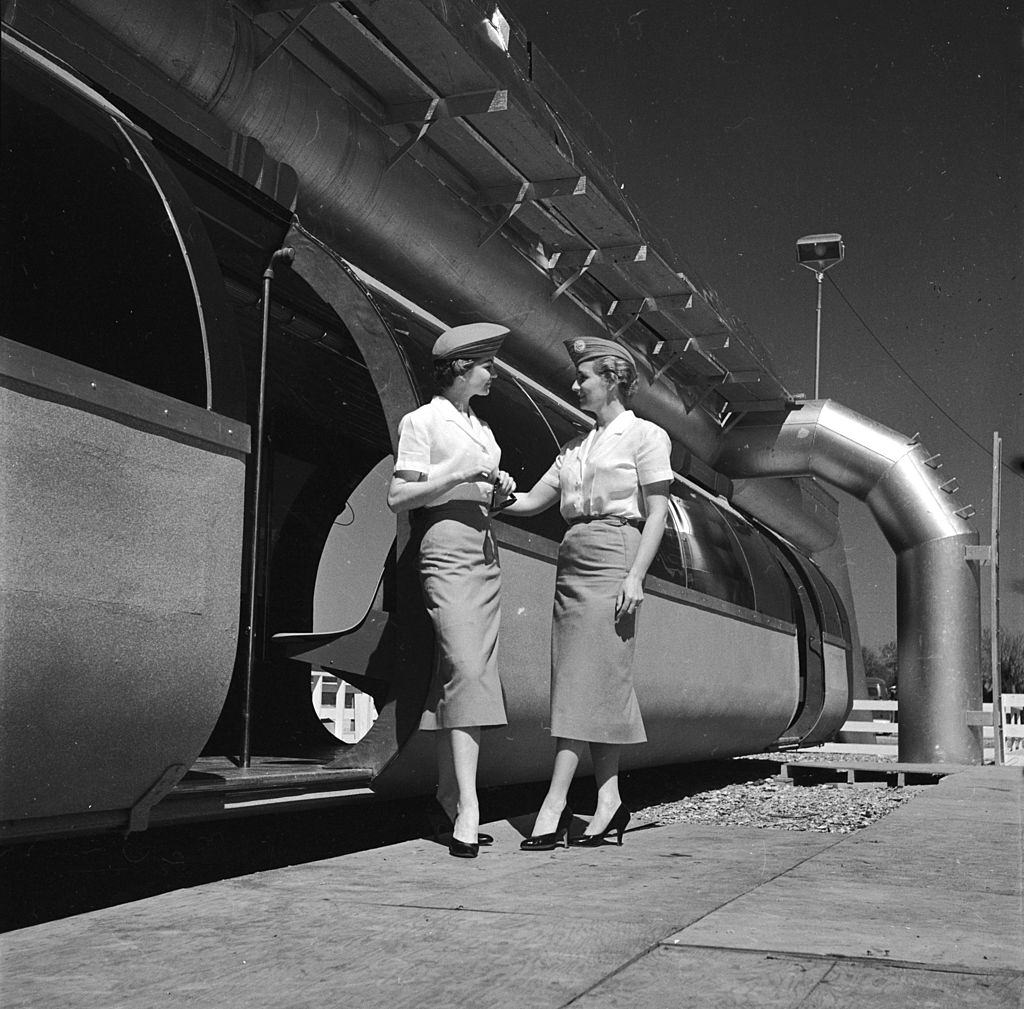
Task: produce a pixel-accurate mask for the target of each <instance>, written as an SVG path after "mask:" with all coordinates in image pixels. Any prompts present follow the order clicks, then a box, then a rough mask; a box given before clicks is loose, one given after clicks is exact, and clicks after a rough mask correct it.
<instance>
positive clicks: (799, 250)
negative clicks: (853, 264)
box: [796, 234, 844, 399]
mask: <svg viewBox="0 0 1024 1009" xmlns="http://www.w3.org/2000/svg"><path fill="white" fill-rule="evenodd" d="M843 252H844V247H843V236H842V235H835V234H832V235H804V237H803V238H798V239H797V240H796V261H797V262H798V263H799V264H800V265H801V266H806V267H807V269H808V270H813V271H814V275H815V277H817V279H818V326H817V333H816V335H815V338H814V398H815V399H818V398H819V394H818V385H819V382H818V378H819V375H820V364H821V282H822V280H823V279H824V277H825V271H826V270H829V269H831V268H832V267H833V266H835V265H836V263H841V262H842V261H843Z"/></svg>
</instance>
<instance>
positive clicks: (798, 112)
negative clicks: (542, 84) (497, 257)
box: [501, 0, 1024, 645]
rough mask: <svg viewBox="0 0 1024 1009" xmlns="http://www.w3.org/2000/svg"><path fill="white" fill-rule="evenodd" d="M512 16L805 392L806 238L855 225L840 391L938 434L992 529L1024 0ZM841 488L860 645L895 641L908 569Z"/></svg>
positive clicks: (831, 334) (1022, 564)
mask: <svg viewBox="0 0 1024 1009" xmlns="http://www.w3.org/2000/svg"><path fill="white" fill-rule="evenodd" d="M501 7H502V10H503V11H507V13H508V14H509V15H510V17H511V19H513V20H515V21H517V22H518V23H519V24H520V25H521V26H522V27H523V28H524V29H525V31H526V34H527V36H528V37H529V38H531V39H532V41H533V42H534V44H535V45H537V46H538V48H539V49H540V50H541V52H542V53H544V55H545V56H546V57H547V58H548V60H549V61H550V62H551V64H552V65H553V66H554V68H555V69H556V70H557V71H558V72H559V73H560V74H561V76H562V77H563V79H564V80H565V81H566V83H567V84H568V85H569V87H570V88H571V89H572V90H573V91H574V92H575V93H576V94H577V95H578V96H579V97H580V98H581V99H582V101H583V103H584V104H585V105H586V106H587V108H588V109H589V110H590V112H591V113H592V115H593V116H594V118H595V119H596V120H597V121H598V122H599V123H600V125H601V126H602V128H603V129H604V131H605V133H607V134H608V136H609V137H610V138H611V140H612V144H613V148H614V151H615V158H616V164H615V165H614V166H613V168H614V174H615V177H616V180H617V181H618V182H619V183H621V184H623V186H624V191H625V193H626V195H627V196H628V197H629V198H630V199H631V201H632V202H633V203H634V205H635V206H637V207H638V209H639V211H640V215H641V217H642V218H643V219H645V220H646V221H649V222H650V223H651V224H652V225H653V226H654V228H655V229H656V230H657V232H659V233H660V234H661V235H662V236H664V238H666V239H667V241H668V244H669V247H670V248H671V250H672V251H673V252H674V254H675V257H676V262H677V263H678V264H679V265H680V268H682V269H687V268H689V269H691V270H693V271H694V272H696V274H697V275H698V276H700V277H702V278H703V279H704V280H705V281H707V282H708V283H709V284H710V285H711V286H712V287H713V288H714V289H715V290H717V291H718V293H719V294H720V295H721V297H722V299H723V301H724V303H725V304H726V305H727V306H729V308H730V309H731V310H732V311H734V312H735V313H736V314H738V315H739V316H740V317H741V318H742V319H744V320H745V321H746V323H747V324H748V325H749V327H750V328H751V330H752V331H753V332H754V333H755V334H756V335H757V336H758V337H759V338H760V339H761V340H762V341H763V342H764V343H765V344H766V346H767V347H768V348H769V350H770V352H771V353H772V355H773V357H774V360H775V363H776V367H777V371H778V373H779V375H780V377H781V379H782V381H783V383H784V384H785V385H786V387H787V388H788V389H789V390H790V391H791V392H797V393H800V392H802V393H806V394H807V395H808V396H810V395H811V394H812V393H813V391H814V338H815V297H816V284H815V279H814V275H813V273H811V272H810V271H808V270H806V269H804V268H802V267H800V266H798V265H797V263H796V253H795V241H796V239H797V238H799V237H800V236H803V235H807V234H815V233H822V232H839V233H840V234H842V236H843V240H844V242H845V246H846V259H845V261H844V262H843V263H841V264H839V265H838V266H837V267H835V268H834V269H833V270H832V271H831V272H830V273H829V274H828V276H827V278H826V281H825V283H824V287H823V314H822V351H821V395H822V397H823V398H824V397H828V398H832V399H835V400H837V401H838V402H840V403H842V404H843V405H844V406H847V407H849V408H851V409H853V410H856V411H857V412H859V413H862V414H864V415H866V416H868V417H871V418H872V419H874V420H876V421H879V422H880V423H882V424H885V425H887V426H888V427H891V428H893V429H894V430H896V431H899V432H902V433H905V434H908V435H913V434H914V433H915V432H920V434H921V440H922V441H923V442H924V444H925V445H926V446H927V447H928V448H929V449H930V450H931V451H932V452H941V453H942V459H943V464H944V465H943V470H942V474H943V476H956V477H957V478H958V481H959V484H960V487H961V491H960V494H959V500H960V503H961V504H968V503H970V504H973V505H974V506H975V508H976V509H977V515H976V517H975V518H974V520H973V521H974V522H975V524H976V527H977V528H978V530H979V531H980V533H981V539H982V542H983V543H987V542H988V541H989V529H990V521H991V518H990V503H991V497H992V494H991V488H992V463H991V448H992V432H993V431H995V430H998V431H999V432H1000V433H1001V435H1002V437H1003V456H1004V460H1006V461H1007V462H1008V463H1010V465H1013V461H1014V460H1021V459H1024V311H1022V300H1024V299H1022V292H1021V289H1022V277H1021V264H1022V216H1021V192H1022V186H1024V165H1022V160H1024V159H1022V153H1024V129H1022V127H1024V77H1022V73H1021V67H1022V23H1024V16H1022V7H1021V5H1019V4H1011V3H1006V2H994V0H993V2H990V0H971V2H964V0H955V2H944V0H914V2H910V0H886V2H880V0H838V2H831V3H822V2H820V0H818V2H813V3H812V2H809V0H744V2H742V3H729V2H723V0H717V2H715V0H695V2H689V0H507V2H506V3H502V4H501ZM832 280H834V281H835V284H836V285H837V286H838V288H839V290H838V291H837V290H836V288H835V287H833V286H832V284H831V283H830V281H832ZM840 292H841V293H840ZM844 296H845V300H844ZM847 302H848V303H849V304H847ZM851 306H852V307H851ZM858 315H859V316H860V319H862V320H863V323H862V322H861V321H860V320H859V319H858V318H857V316H858ZM865 324H866V326H865ZM866 327H869V328H870V332H869V331H868V328H866ZM872 334H873V335H872ZM887 352H888V353H887ZM890 355H892V356H890ZM893 357H895V359H896V361H898V362H899V365H898V364H897V363H895V362H894V361H893V359H892V358H893ZM900 365H902V367H900ZM915 383H916V385H915ZM918 386H920V389H919V388H918ZM921 390H923V392H922V391H921ZM926 394H927V395H926ZM928 397H931V399H932V400H934V403H933V402H930V401H929V398H928ZM935 404H938V405H937V406H936V405H935ZM940 408H941V409H940ZM943 411H944V412H945V414H948V415H949V417H948V418H947V417H946V416H944V414H943ZM949 418H951V419H949ZM958 425H959V428H962V429H963V430H962V431H961V430H960V429H958ZM965 432H966V433H965ZM1022 474H1024V470H1022V468H1021V465H1020V463H1019V462H1018V463H1017V465H1016V474H1015V473H1012V472H1010V471H1009V469H1008V468H1007V467H1004V468H1003V469H1002V475H1003V493H1002V518H1003V522H1002V533H1001V547H1002V554H1003V558H1002V559H1003V565H1002V575H1001V588H1002V591H1001V593H1000V599H1001V607H1002V617H1003V626H1004V627H1006V628H1007V629H1009V630H1012V631H1024V549H1022V545H1024V476H1022ZM840 497H841V501H842V516H843V526H844V532H845V536H846V544H847V554H848V558H849V563H850V572H851V579H852V581H853V588H854V597H855V602H856V606H857V614H858V619H859V621H860V629H861V637H862V640H863V641H864V642H865V643H866V644H870V645H877V644H879V643H881V642H885V641H888V640H890V639H892V638H894V637H895V564H894V560H893V556H892V552H891V551H890V549H889V547H888V545H887V544H886V543H885V541H884V539H883V538H882V535H881V533H880V532H879V531H878V529H877V527H876V526H875V523H874V520H873V518H872V517H871V515H870V513H869V512H868V510H867V507H866V506H865V505H863V504H861V503H860V502H858V501H855V500H853V499H852V498H849V497H847V496H845V495H840ZM988 577H989V576H988V569H987V568H986V569H984V570H983V573H982V578H983V588H984V590H985V591H983V597H982V601H983V614H982V619H983V624H984V623H987V619H988V593H987V585H988Z"/></svg>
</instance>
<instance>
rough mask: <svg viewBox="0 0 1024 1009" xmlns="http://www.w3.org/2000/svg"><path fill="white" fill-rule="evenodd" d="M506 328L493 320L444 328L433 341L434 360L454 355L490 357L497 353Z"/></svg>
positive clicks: (447, 358) (442, 359)
mask: <svg viewBox="0 0 1024 1009" xmlns="http://www.w3.org/2000/svg"><path fill="white" fill-rule="evenodd" d="M507 333H508V330H507V329H506V328H505V327H504V326H499V325H497V323H494V322H469V323H467V324H466V325H465V326H453V327H452V328H451V329H446V330H445V331H444V332H443V333H442V334H441V335H440V336H439V337H438V338H437V340H436V342H435V343H434V350H433V354H434V360H435V361H444V360H450V359H452V358H456V357H468V358H476V357H492V356H493V355H494V354H497V353H498V350H499V349H500V347H501V344H502V341H503V340H504V339H505V335H506V334H507Z"/></svg>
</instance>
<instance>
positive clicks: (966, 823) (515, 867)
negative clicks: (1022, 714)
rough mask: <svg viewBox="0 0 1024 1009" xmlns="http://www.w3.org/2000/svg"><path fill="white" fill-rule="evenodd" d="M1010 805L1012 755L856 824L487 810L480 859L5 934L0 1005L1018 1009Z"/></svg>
mask: <svg viewBox="0 0 1024 1009" xmlns="http://www.w3.org/2000/svg"><path fill="white" fill-rule="evenodd" d="M370 815H372V812H371V814H370ZM1022 819H1024V775H1022V774H1021V771H1020V769H1018V768H992V767H983V768H972V769H971V770H968V771H964V772H960V773H957V774H954V775H951V776H950V777H947V778H944V779H943V780H942V781H941V782H940V783H939V784H936V785H932V786H928V788H927V790H926V791H924V792H923V793H922V794H921V795H920V796H918V797H917V798H915V799H914V800H913V801H911V802H910V803H908V804H907V805H905V806H904V807H902V808H901V809H899V810H897V811H896V812H894V813H892V814H890V815H889V816H887V817H886V818H885V819H883V820H881V821H879V822H878V823H876V824H874V825H873V826H871V827H868V828H866V829H864V830H862V831H859V832H857V833H855V834H851V835H830V834H817V833H815V834H812V833H795V832H786V831H781V830H759V829H753V828H749V829H737V828H732V827H705V826H695V825H668V826H649V825H645V826H643V827H641V828H639V829H635V830H631V831H629V832H628V833H627V834H626V837H625V843H624V845H623V847H621V848H618V847H615V846H607V847H605V848H602V849H597V850H592V849H569V850H568V851H566V850H557V851H555V852H551V853H525V852H520V851H519V850H518V842H519V840H520V837H521V831H525V830H526V829H528V827H529V820H526V821H525V822H520V821H514V822H513V823H508V822H501V823H498V824H491V825H489V826H488V829H489V830H491V831H492V832H493V833H494V834H495V836H496V843H495V845H494V847H493V848H491V849H489V850H488V849H483V851H482V854H481V856H480V858H478V859H476V860H461V859H454V858H450V857H449V856H448V855H447V853H446V851H445V849H444V848H443V847H441V846H439V845H438V844H435V843H433V842H431V841H428V840H416V841H410V842H406V843H404V844H398V845H394V846H392V847H389V848H383V849H378V850H376V851H365V852H360V853H357V854H352V855H347V856H343V857H340V858H335V859H328V860H325V861H321V862H315V863H310V864H306V865H296V866H291V867H289V868H286V869H279V870H276V871H273V872H267V873H259V874H256V875H252V876H246V877H242V878H239V879H233V880H228V881H224V882H219V883H214V884H210V885H207V886H201V887H197V888H194V889H191V890H182V891H177V892H174V893H169V894H163V895H161V896H158V897H153V898H150V899H147V900H143V901H139V902H137V903H133V904H127V905H122V906H119V907H112V908H107V909H104V910H102V911H96V912H92V913H89V914H84V915H80V916H77V917H74V918H69V919H65V920H63V921H59V922H52V923H49V924H46V925H40V926H37V927H34V928H29V929H23V930H21V931H18V932H12V933H9V934H8V935H6V936H3V937H0V953H2V956H3V961H2V962H3V981H2V989H0V990H2V994H3V996H4V997H3V1004H4V1005H5V1006H7V1007H8V1009H14V1007H35V1006H38V1007H46V1009H50V1007H53V1006H61V1007H64V1009H76V1007H83V1009H84V1007H89V1009H96V1007H103V1009H114V1007H122V1006H123V1007H131V1009H147V1007H150V1006H152V1007H157V1006H160V1007H164V1009H166V1007H178V1006H203V1007H206V1006H223V1007H231V1009H234V1007H237V1009H243V1007H244V1009H259V1007H267V1009H314V1007H315V1009H326V1007H334V1006H344V1007H349V1006H351V1007H359V1009H404V1007H408V1009H434V1007H438V1009H440V1007H442V1006H443V1007H459V1009H461V1007H470V1006H471V1007H473V1009H504V1007H508V1009H534V1007H537V1009H542V1007H552V1009H554V1007H561V1006H566V1005H568V1004H570V1003H571V1004H572V1005H573V1006H574V1007H581V1009H599V1007H600V1009H611V1007H642V1009H647V1007H651V1009H660V1007H665V1009H670V1007H671V1009H685V1007H691V1006H692V1007H695V1009H697V1007H699V1009H707V1007H715V1009H718V1007H729V1006H736V1007H743V1009H750V1007H769V1006H770V1007H780V1009H782V1007H795V1006H798V1005H799V1006H800V1009H811V1007H816V1006H822V1007H823V1006H849V1007H851V1009H854V1007H856V1009H872V1007H883V1006H885V1007H889V1006H903V1005H908V1006H913V1007H914V1009H924V1007H929V1006H935V1007H943V1009H945V1007H949V1009H953V1007H968V1009H969V1007H975V1006H977V1007H986V1009H987V1007H1004V1006H1005V1007H1007V1009H1009V1007H1013V1009H1018V1007H1019V1006H1020V1005H1021V1001H1022V999H1024V954H1022V950H1024V915H1022V910H1024V904H1022V891H1021V867H1022V852H1024V842H1022ZM581 826H582V821H578V823H577V828H579V827H581ZM516 828H519V829H518V830H517V829H516ZM254 829H258V824H254Z"/></svg>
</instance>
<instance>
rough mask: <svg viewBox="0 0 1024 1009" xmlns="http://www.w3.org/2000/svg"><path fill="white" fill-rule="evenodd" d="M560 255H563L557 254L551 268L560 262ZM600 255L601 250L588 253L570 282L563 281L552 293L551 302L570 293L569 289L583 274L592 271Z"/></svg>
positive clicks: (592, 250)
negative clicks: (567, 292)
mask: <svg viewBox="0 0 1024 1009" xmlns="http://www.w3.org/2000/svg"><path fill="white" fill-rule="evenodd" d="M560 255H561V253H557V252H556V253H555V258H554V261H552V263H551V264H550V265H551V266H554V265H555V262H557V261H558V258H559V256H560ZM600 255H601V250H600V249H591V250H590V251H589V252H588V253H587V255H586V258H585V259H584V260H583V263H582V264H581V265H580V268H579V269H578V270H577V271H576V272H575V273H574V274H573V275H572V276H571V277H570V278H569V279H568V280H563V281H562V283H561V284H559V285H558V287H556V288H555V289H554V291H553V292H552V293H551V300H552V301H554V300H555V299H556V298H559V297H561V295H563V294H565V292H566V291H568V290H569V288H570V287H572V285H573V284H575V283H576V281H577V280H579V279H580V277H582V276H583V274H585V273H586V272H587V270H589V269H590V265H591V263H594V262H595V261H597V260H598V259H599V258H600Z"/></svg>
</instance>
